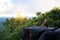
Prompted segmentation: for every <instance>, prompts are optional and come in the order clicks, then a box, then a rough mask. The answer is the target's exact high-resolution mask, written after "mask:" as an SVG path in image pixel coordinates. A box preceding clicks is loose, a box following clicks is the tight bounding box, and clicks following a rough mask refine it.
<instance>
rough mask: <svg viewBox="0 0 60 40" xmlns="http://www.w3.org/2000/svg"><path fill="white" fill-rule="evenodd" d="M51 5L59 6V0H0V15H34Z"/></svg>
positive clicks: (46, 9) (48, 8) (49, 7)
mask: <svg viewBox="0 0 60 40" xmlns="http://www.w3.org/2000/svg"><path fill="white" fill-rule="evenodd" d="M53 7H60V0H0V17H1V16H2V17H3V16H6V17H8V16H16V13H19V14H20V15H25V16H35V13H36V12H38V11H40V12H46V11H48V10H50V9H52V8H53Z"/></svg>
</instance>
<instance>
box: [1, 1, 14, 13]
mask: <svg viewBox="0 0 60 40" xmlns="http://www.w3.org/2000/svg"><path fill="white" fill-rule="evenodd" d="M11 8H13V5H12V3H11V0H0V13H4V12H5V11H6V10H10V9H11Z"/></svg>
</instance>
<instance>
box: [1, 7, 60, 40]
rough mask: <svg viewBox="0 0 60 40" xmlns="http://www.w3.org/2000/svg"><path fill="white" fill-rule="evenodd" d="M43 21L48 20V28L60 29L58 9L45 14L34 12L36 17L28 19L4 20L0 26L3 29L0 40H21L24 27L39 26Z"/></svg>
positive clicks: (59, 12)
mask: <svg viewBox="0 0 60 40" xmlns="http://www.w3.org/2000/svg"><path fill="white" fill-rule="evenodd" d="M44 19H48V20H49V23H48V24H49V26H50V27H58V28H60V9H59V8H53V9H52V10H49V11H47V12H45V13H42V12H36V16H35V17H32V18H31V19H28V18H27V17H24V18H21V17H16V18H14V17H12V18H10V19H6V21H4V22H3V23H2V24H3V26H4V27H5V28H4V29H2V30H0V40H21V34H22V30H23V28H25V27H30V26H32V27H34V26H40V25H41V24H42V23H43V20H44Z"/></svg>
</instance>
